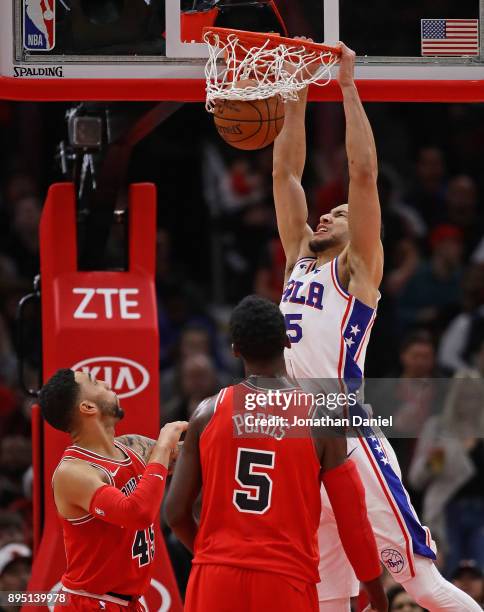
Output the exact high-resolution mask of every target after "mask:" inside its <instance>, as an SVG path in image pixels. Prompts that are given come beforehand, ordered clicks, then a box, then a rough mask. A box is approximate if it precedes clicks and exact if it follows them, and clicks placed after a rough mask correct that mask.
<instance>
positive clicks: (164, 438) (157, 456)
mask: <svg viewBox="0 0 484 612" xmlns="http://www.w3.org/2000/svg"><path fill="white" fill-rule="evenodd" d="M187 428H188V423H187V421H174V422H173V423H167V424H166V425H165V426H164V427H162V429H161V431H160V435H159V436H158V440H157V441H156V444H155V445H154V446H153V450H152V451H151V456H150V462H151V461H154V462H157V463H162V464H163V465H164V466H165V467H166V468H168V467H169V463H170V459H173V458H174V457H176V455H177V453H178V443H179V441H180V436H181V435H182V433H183V432H184V431H186V430H187Z"/></svg>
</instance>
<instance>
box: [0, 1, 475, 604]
mask: <svg viewBox="0 0 484 612" xmlns="http://www.w3.org/2000/svg"><path fill="white" fill-rule="evenodd" d="M298 4H299V3H298ZM309 17H310V15H306V14H304V12H303V11H302V10H301V12H300V13H299V14H298V15H297V18H298V19H299V21H298V22H297V23H298V24H303V25H304V23H305V24H306V31H310V28H309V26H308V23H309V21H308V19H309ZM304 19H306V21H304ZM301 31H305V30H304V28H302V29H301ZM67 108H68V106H67V105H65V104H60V103H49V104H37V103H11V102H0V140H1V142H2V143H4V146H2V147H1V148H0V590H8V589H16V588H20V589H21V588H24V587H25V584H26V582H25V581H26V579H27V577H28V571H29V562H30V561H29V559H30V547H31V546H32V508H31V490H32V475H31V444H30V407H31V403H32V400H31V398H29V397H28V396H27V395H26V394H25V393H24V391H22V389H21V387H20V386H19V381H18V376H17V365H18V359H17V352H16V349H17V348H18V346H17V333H16V323H15V313H16V307H17V303H18V301H19V299H20V298H21V297H22V296H23V295H25V294H26V293H29V292H30V291H31V290H32V282H33V278H34V276H35V275H36V274H38V272H39V244H38V226H39V220H40V215H41V211H42V206H43V201H44V198H45V195H46V190H47V188H48V186H49V184H51V183H52V182H54V181H56V180H59V178H60V172H59V169H58V162H57V161H56V146H57V144H58V143H59V141H61V140H62V139H63V138H64V137H65V131H66V124H65V120H64V116H65V111H66V109H67ZM366 110H367V112H368V116H369V119H370V122H371V124H372V127H373V130H374V133H375V139H376V143H377V148H378V154H379V167H380V173H379V179H378V187H379V194H380V200H381V206H382V216H383V224H384V238H383V243H384V249H385V275H384V280H383V284H382V287H381V293H382V299H381V301H380V304H379V307H378V317H377V320H376V324H375V326H374V329H373V333H372V338H371V341H370V345H369V349H368V354H367V366H366V368H367V369H366V374H367V376H368V377H375V378H392V379H394V380H396V381H397V382H396V384H393V385H392V397H391V402H392V406H394V407H395V409H394V417H395V420H396V423H397V428H399V429H398V430H399V431H400V433H401V434H402V437H401V438H400V439H396V440H393V441H392V443H393V444H394V446H395V448H396V451H397V454H398V456H399V459H400V461H401V465H402V470H403V478H404V481H405V483H406V485H407V487H408V489H409V491H410V492H411V495H412V500H413V502H414V505H415V507H416V509H417V510H418V512H419V513H420V515H421V516H422V518H423V521H424V522H425V523H426V524H428V525H429V527H430V528H431V529H432V531H433V534H434V537H435V539H436V540H437V543H438V545H439V558H438V564H439V567H440V569H441V571H443V572H444V573H445V575H446V576H447V577H449V578H450V579H452V580H454V581H455V582H456V584H459V586H461V588H464V589H465V590H467V591H468V592H469V593H470V594H471V595H472V596H473V597H474V598H475V599H476V601H480V602H483V601H484V590H483V573H482V572H483V570H484V441H483V439H482V431H483V425H484V392H483V391H484V381H483V377H484V231H483V230H484V175H483V172H482V169H483V168H484V121H483V116H484V114H483V113H484V107H483V105H482V104H410V103H407V104H397V103H394V104H383V103H371V104H366ZM306 125H307V140H308V161H307V165H306V172H305V175H304V186H305V189H306V193H307V199H308V206H309V211H310V223H311V224H312V225H315V223H316V221H317V220H318V218H319V217H320V215H322V214H324V213H326V212H328V211H329V210H330V209H331V208H332V207H333V206H336V205H338V204H341V203H343V202H345V201H346V199H347V195H348V173H347V160H346V154H345V148H344V131H345V123H344V115H343V109H342V105H341V104H338V103H324V104H323V103H319V104H310V105H309V109H308V115H307V122H306ZM271 171H272V148H268V149H265V150H262V151H256V152H251V153H243V152H240V151H237V150H235V149H231V148H230V147H228V146H227V145H225V143H223V142H222V141H221V140H220V139H219V138H218V137H217V135H216V132H215V129H214V127H213V122H212V119H211V117H209V116H208V115H207V113H206V112H205V110H204V108H203V105H202V104H191V105H190V104H187V105H185V106H184V107H183V108H182V109H181V110H179V111H178V112H177V113H176V114H175V115H173V116H172V117H171V118H170V119H169V120H168V121H167V122H166V123H164V124H163V125H161V126H160V127H159V128H158V129H156V130H155V131H154V132H153V133H152V134H150V135H149V136H148V137H147V138H146V139H145V140H144V141H143V142H142V143H141V144H140V145H138V147H137V148H136V150H135V152H134V155H133V158H132V161H131V164H130V169H129V173H128V176H127V177H126V183H130V182H137V181H153V182H155V183H156V185H157V188H158V233H157V276H156V288H157V296H158V309H159V329H160V349H161V359H160V373H161V396H160V417H161V420H162V422H165V421H168V420H173V419H188V418H189V417H190V415H191V414H192V412H193V410H194V409H195V407H196V406H197V405H198V403H199V402H200V401H201V400H202V399H203V398H205V397H206V396H208V395H211V394H213V393H215V392H216V391H217V390H218V389H220V388H221V387H222V386H223V385H226V384H230V382H231V381H232V380H233V379H234V377H237V376H240V375H241V370H240V364H239V363H237V362H236V361H235V360H234V359H233V358H232V357H231V355H230V351H229V345H228V340H227V321H228V317H229V314H230V311H231V308H232V307H233V306H234V305H235V304H236V303H237V301H238V300H240V299H241V298H242V297H244V296H245V295H247V294H249V293H258V294H260V295H263V296H265V297H267V298H269V299H271V300H274V301H275V302H278V301H279V298H280V295H281V290H282V282H283V272H284V254H283V251H282V247H281V244H280V242H279V240H278V237H277V230H276V225H275V215H274V208H273V200H272V177H271ZM37 329H38V318H37V317H36V315H34V314H33V313H32V314H31V315H29V317H28V320H27V333H28V335H29V337H31V339H32V340H31V343H30V345H29V350H28V353H27V355H26V361H25V364H24V375H25V379H26V381H27V383H28V384H29V386H31V387H35V386H36V384H37V380H38V376H39V366H40V354H39V347H40V339H39V335H38V333H37V331H36V330H37ZM322 341H324V339H322ZM438 378H453V379H454V380H453V382H452V384H451V386H450V388H451V392H450V393H449V394H448V395H447V397H446V398H445V402H444V404H442V405H439V406H436V403H437V402H436V398H435V397H434V396H433V395H432V390H431V387H426V389H427V392H425V393H422V387H421V385H416V383H415V380H416V379H419V380H421V379H426V380H433V379H438ZM470 381H472V384H470ZM409 423H411V424H412V427H414V428H415V424H416V423H417V424H418V427H417V429H418V430H419V431H420V432H421V434H420V437H419V438H417V439H415V438H409V437H407V434H408V431H407V427H408V424H409ZM165 535H166V538H167V542H168V546H169V550H170V554H171V555H172V558H173V561H174V566H175V569H176V573H177V578H178V580H179V584H180V588H181V589H182V591H183V589H184V584H185V580H186V577H187V573H188V571H189V567H190V557H189V555H188V553H187V552H186V551H184V549H183V548H182V546H181V545H180V544H179V543H178V542H177V541H176V540H175V539H174V537H173V536H172V534H170V533H169V531H168V529H167V528H165ZM390 583H391V581H390V579H389V588H391V584H390ZM391 596H392V601H395V602H396V603H395V607H391V610H397V609H404V607H403V605H402V601H403V599H405V598H408V596H407V595H405V594H404V593H401V592H399V591H398V590H397V591H394V592H393V591H392V592H391ZM393 605H394V604H393V603H392V606H393ZM405 605H407V604H405ZM408 605H410V604H408ZM397 606H400V607H397ZM412 606H413V604H412ZM408 609H412V610H415V609H417V610H418V607H417V608H415V607H411V608H408Z"/></svg>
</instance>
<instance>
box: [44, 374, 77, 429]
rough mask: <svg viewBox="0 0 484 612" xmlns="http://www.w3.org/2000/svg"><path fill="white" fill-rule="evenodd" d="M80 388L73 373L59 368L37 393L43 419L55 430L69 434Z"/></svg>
mask: <svg viewBox="0 0 484 612" xmlns="http://www.w3.org/2000/svg"><path fill="white" fill-rule="evenodd" d="M79 392H80V387H79V384H78V383H77V382H76V379H75V377H74V372H73V371H72V370H69V369H68V368H61V369H60V370H57V372H56V373H55V374H54V375H53V376H51V377H50V378H49V380H48V381H47V382H46V383H45V385H44V386H43V387H42V389H41V390H40V393H39V404H40V409H41V411H42V416H43V417H44V419H45V420H46V421H47V423H49V425H52V427H54V428H55V429H59V430H60V431H65V432H69V431H70V429H71V426H72V421H73V416H74V409H75V407H76V404H77V401H78V398H79Z"/></svg>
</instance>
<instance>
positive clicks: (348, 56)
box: [338, 42, 356, 89]
mask: <svg viewBox="0 0 484 612" xmlns="http://www.w3.org/2000/svg"><path fill="white" fill-rule="evenodd" d="M339 45H340V47H341V57H340V60H339V73H338V83H339V84H340V87H341V89H343V88H344V87H349V86H351V85H353V84H354V82H355V58H356V53H355V52H354V51H353V50H352V49H350V48H349V47H347V46H346V45H345V44H344V43H342V42H340V43H339Z"/></svg>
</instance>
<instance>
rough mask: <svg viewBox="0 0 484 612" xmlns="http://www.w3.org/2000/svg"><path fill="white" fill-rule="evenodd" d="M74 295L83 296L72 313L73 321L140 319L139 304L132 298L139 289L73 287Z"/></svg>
mask: <svg viewBox="0 0 484 612" xmlns="http://www.w3.org/2000/svg"><path fill="white" fill-rule="evenodd" d="M72 293H73V294H74V295H81V296H83V297H82V298H81V300H80V302H79V305H78V306H77V308H76V310H75V311H74V319H100V318H105V319H113V318H114V317H118V316H119V317H120V318H121V319H140V318H141V313H140V312H139V302H138V300H137V299H134V298H133V296H135V295H138V293H139V289H113V288H111V287H108V288H102V287H100V288H98V289H89V288H87V287H75V288H74V289H73V290H72Z"/></svg>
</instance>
